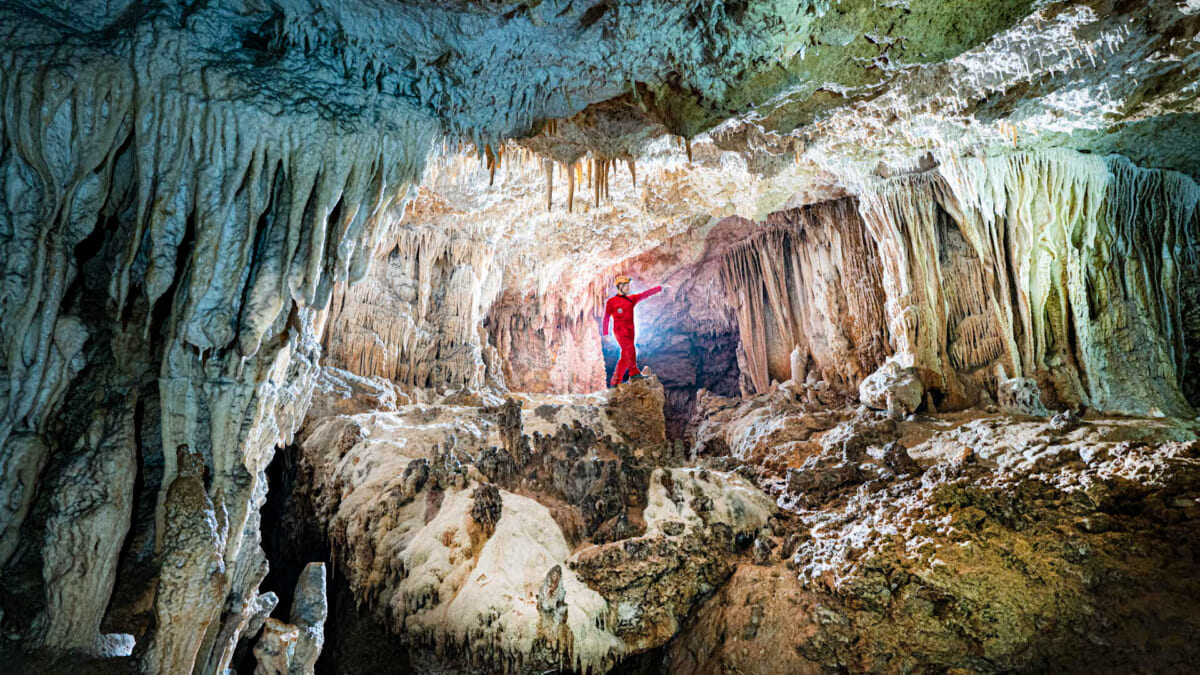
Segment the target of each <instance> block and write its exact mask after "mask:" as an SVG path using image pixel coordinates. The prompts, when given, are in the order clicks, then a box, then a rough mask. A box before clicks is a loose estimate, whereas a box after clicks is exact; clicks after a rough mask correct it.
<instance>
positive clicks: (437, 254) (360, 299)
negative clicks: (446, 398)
mask: <svg viewBox="0 0 1200 675" xmlns="http://www.w3.org/2000/svg"><path fill="white" fill-rule="evenodd" d="M377 251H378V253H377V255H376V260H375V262H374V265H373V266H372V268H371V271H370V272H369V273H368V275H367V277H366V278H365V279H363V280H362V281H361V282H359V283H356V284H353V285H350V284H339V285H338V286H337V287H336V288H335V290H334V294H333V300H332V303H331V308H330V311H329V319H328V325H327V329H326V331H325V334H324V341H323V344H322V347H323V349H324V352H323V353H324V359H323V361H322V363H323V364H325V365H330V366H334V367H338V368H343V369H345V370H348V371H350V372H353V373H356V374H358V375H363V376H367V377H372V376H379V377H383V378H386V379H389V380H392V381H393V382H395V383H396V384H398V385H400V386H401V387H402V388H403V389H406V390H409V391H411V390H414V389H423V388H434V387H438V388H451V389H461V388H470V389H480V388H482V387H484V386H486V385H493V386H495V385H503V380H502V379H500V378H501V373H500V372H499V359H498V357H497V356H496V354H495V350H494V349H493V348H492V347H491V346H490V344H489V342H488V340H487V335H486V333H485V332H484V330H483V328H482V322H483V316H484V312H485V311H486V310H487V309H488V308H489V307H490V306H491V304H492V302H493V301H494V298H495V296H496V294H497V292H498V289H499V284H500V278H499V276H500V267H499V264H498V261H497V260H496V257H497V255H496V249H495V247H493V246H490V245H488V243H487V242H486V240H485V239H483V238H482V237H481V236H478V235H475V234H473V233H472V232H470V231H444V230H439V229H436V228H434V227H431V226H429V225H426V224H414V223H410V222H402V223H399V224H397V225H395V226H393V228H392V231H390V232H388V234H387V236H386V238H385V239H384V241H383V243H382V245H380V246H379V248H378V249H377Z"/></svg>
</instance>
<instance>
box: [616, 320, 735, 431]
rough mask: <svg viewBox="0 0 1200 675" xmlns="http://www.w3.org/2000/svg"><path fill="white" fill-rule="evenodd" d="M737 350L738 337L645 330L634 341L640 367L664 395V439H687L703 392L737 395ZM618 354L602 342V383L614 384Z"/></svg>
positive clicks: (729, 334)
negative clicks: (651, 376)
mask: <svg viewBox="0 0 1200 675" xmlns="http://www.w3.org/2000/svg"><path fill="white" fill-rule="evenodd" d="M737 346H738V336H737V334H736V333H716V334H702V333H688V332H686V331H675V330H671V331H662V332H658V331H648V332H647V333H646V335H645V337H640V338H639V339H638V341H637V353H638V366H639V367H640V368H642V369H647V368H648V369H649V371H650V372H651V373H653V374H654V375H655V376H657V377H658V379H659V381H660V382H662V385H663V390H664V394H665V395H666V402H665V404H664V406H663V415H664V416H665V417H666V421H667V439H668V440H671V441H689V440H690V436H691V419H692V412H693V411H694V410H695V407H696V398H697V396H698V395H699V391H700V390H701V389H704V390H706V391H709V392H712V393H714V394H717V395H720V396H737V395H738V394H739V387H738V379H739V376H740V374H741V371H740V370H739V369H738V363H737ZM620 355H621V349H620V347H619V346H618V345H617V343H616V341H614V340H605V342H604V377H605V381H609V382H611V381H612V379H611V378H612V376H613V372H614V371H615V370H616V365H617V360H618V359H619V358H620Z"/></svg>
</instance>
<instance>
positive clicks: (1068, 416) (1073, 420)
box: [1050, 409, 1083, 434]
mask: <svg viewBox="0 0 1200 675" xmlns="http://www.w3.org/2000/svg"><path fill="white" fill-rule="evenodd" d="M1082 425H1083V419H1082V418H1081V417H1080V416H1079V413H1077V412H1075V411H1074V410H1070V409H1068V410H1064V411H1062V412H1060V413H1055V415H1054V417H1051V418H1050V428H1051V429H1053V430H1054V431H1055V432H1057V433H1060V434H1065V433H1068V432H1071V431H1074V430H1076V429H1078V428H1079V427H1080V426H1082Z"/></svg>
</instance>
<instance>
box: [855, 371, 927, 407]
mask: <svg viewBox="0 0 1200 675" xmlns="http://www.w3.org/2000/svg"><path fill="white" fill-rule="evenodd" d="M924 396H925V386H924V385H923V384H921V378H920V377H919V376H918V375H917V369H916V368H906V367H904V366H901V365H900V364H899V363H898V362H897V361H896V360H895V359H894V358H889V359H888V360H887V361H885V362H884V364H883V365H882V366H880V367H879V369H878V370H876V371H875V372H873V373H871V374H870V375H868V376H867V377H866V379H864V380H863V381H862V382H861V383H860V384H859V385H858V398H859V400H860V401H862V402H863V403H864V404H866V405H868V406H870V407H872V408H874V409H876V410H886V411H888V412H889V413H891V414H893V415H908V414H911V413H914V412H916V411H917V408H920V407H921V402H922V399H923V397H924Z"/></svg>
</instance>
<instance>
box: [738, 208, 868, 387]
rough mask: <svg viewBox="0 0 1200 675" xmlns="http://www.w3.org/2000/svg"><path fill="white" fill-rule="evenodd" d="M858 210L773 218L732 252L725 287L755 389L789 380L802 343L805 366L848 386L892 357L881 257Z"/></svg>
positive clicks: (793, 213)
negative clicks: (880, 265)
mask: <svg viewBox="0 0 1200 675" xmlns="http://www.w3.org/2000/svg"><path fill="white" fill-rule="evenodd" d="M856 207H857V202H856V200H854V199H853V198H845V199H839V200H835V201H829V202H821V203H818V204H814V205H811V206H808V207H804V208H799V209H791V210H788V211H783V212H779V213H776V214H772V216H771V217H770V218H768V219H767V221H766V222H765V223H764V224H763V225H762V226H761V227H759V228H756V229H755V230H754V231H753V232H752V233H750V234H749V236H747V237H746V239H745V240H744V241H743V242H742V243H741V244H739V245H738V246H737V247H735V248H733V249H731V250H730V251H729V252H728V253H726V254H725V256H724V258H723V260H722V277H721V279H722V284H723V286H724V288H725V289H726V290H727V292H728V303H729V306H730V307H731V308H732V310H733V311H734V312H735V313H736V315H737V324H738V330H739V332H740V334H741V345H742V350H743V354H744V363H745V368H744V370H745V371H746V374H747V375H748V378H749V380H750V382H751V383H752V384H753V386H754V389H755V390H757V391H766V390H767V389H768V388H769V387H770V386H771V382H772V381H779V382H782V381H786V380H788V379H789V378H790V377H791V375H792V373H791V353H792V351H793V349H796V348H799V350H800V362H801V363H802V364H804V366H805V371H806V372H807V371H808V370H809V369H810V368H811V370H812V371H813V372H814V373H816V374H817V375H818V378H819V379H822V380H824V381H827V382H830V383H832V384H835V385H839V386H842V387H847V386H855V387H856V386H857V385H858V382H859V381H861V380H862V379H863V378H864V377H866V376H867V375H869V374H870V373H871V371H873V370H874V369H875V368H877V367H878V366H879V365H880V364H881V363H882V362H883V360H884V359H885V358H887V356H888V355H889V354H890V353H891V349H890V346H889V344H888V340H887V331H886V326H885V321H884V314H883V302H882V299H883V293H882V282H881V279H880V274H879V253H878V250H877V249H876V246H875V242H874V240H873V239H872V238H871V237H870V236H868V234H867V232H866V227H865V225H864V224H863V222H862V219H861V218H860V217H859V215H858V211H857V208H856ZM809 364H811V366H810V365H809ZM801 376H802V377H805V375H801Z"/></svg>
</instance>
